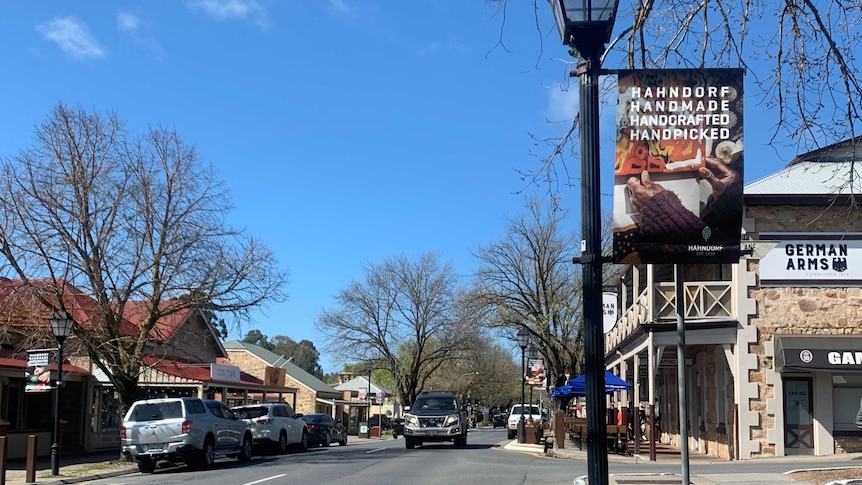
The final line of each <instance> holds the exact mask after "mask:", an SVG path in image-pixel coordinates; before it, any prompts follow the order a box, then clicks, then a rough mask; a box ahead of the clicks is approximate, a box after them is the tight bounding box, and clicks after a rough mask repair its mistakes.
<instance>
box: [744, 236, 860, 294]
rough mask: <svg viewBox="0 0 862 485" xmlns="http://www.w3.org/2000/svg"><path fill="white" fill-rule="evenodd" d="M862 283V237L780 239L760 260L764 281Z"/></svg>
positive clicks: (761, 277) (762, 279)
mask: <svg viewBox="0 0 862 485" xmlns="http://www.w3.org/2000/svg"><path fill="white" fill-rule="evenodd" d="M854 280H855V281H860V282H862V240H859V239H853V240H838V239H825V240H807V241H780V242H778V243H777V244H776V245H775V247H773V248H772V249H771V250H770V251H769V252H768V253H767V254H766V255H765V256H764V257H763V259H761V260H760V281H761V282H762V283H764V282H776V283H781V282H800V281H811V282H820V283H829V282H830V281H834V282H847V281H854Z"/></svg>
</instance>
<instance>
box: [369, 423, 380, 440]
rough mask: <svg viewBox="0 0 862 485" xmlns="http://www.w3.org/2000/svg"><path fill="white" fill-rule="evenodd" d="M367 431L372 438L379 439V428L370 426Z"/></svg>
mask: <svg viewBox="0 0 862 485" xmlns="http://www.w3.org/2000/svg"><path fill="white" fill-rule="evenodd" d="M369 431H370V435H371V437H372V438H379V437H380V426H372V427H371V428H370V429H369Z"/></svg>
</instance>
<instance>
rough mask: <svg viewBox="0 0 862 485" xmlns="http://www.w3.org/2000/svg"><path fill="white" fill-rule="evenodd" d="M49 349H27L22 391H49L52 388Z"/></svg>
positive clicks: (50, 351)
mask: <svg viewBox="0 0 862 485" xmlns="http://www.w3.org/2000/svg"><path fill="white" fill-rule="evenodd" d="M52 352H53V350H51V349H39V350H28V351H27V367H26V368H25V369H24V380H25V382H26V384H25V386H24V392H49V391H50V390H51V389H53V386H52V384H51V383H52V382H53V381H52V379H51V353H52Z"/></svg>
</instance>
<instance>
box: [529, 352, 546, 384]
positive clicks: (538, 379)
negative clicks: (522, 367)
mask: <svg viewBox="0 0 862 485" xmlns="http://www.w3.org/2000/svg"><path fill="white" fill-rule="evenodd" d="M527 364H528V365H527V376H526V383H527V385H528V386H530V387H532V388H534V389H535V388H543V387H544V385H545V359H544V358H543V357H537V358H535V359H528V362H527Z"/></svg>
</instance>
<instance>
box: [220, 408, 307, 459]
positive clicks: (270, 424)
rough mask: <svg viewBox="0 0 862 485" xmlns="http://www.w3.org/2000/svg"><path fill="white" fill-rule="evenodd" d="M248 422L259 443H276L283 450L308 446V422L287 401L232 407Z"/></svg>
mask: <svg viewBox="0 0 862 485" xmlns="http://www.w3.org/2000/svg"><path fill="white" fill-rule="evenodd" d="M232 411H233V412H235V413H236V414H237V415H239V417H240V419H242V420H243V421H245V422H246V423H248V427H249V428H250V429H251V433H252V435H254V442H255V444H259V445H268V446H270V447H275V450H276V451H278V452H279V453H281V454H284V453H287V450H288V448H290V447H291V446H295V447H297V448H299V449H300V450H305V449H306V448H308V426H307V425H306V424H305V421H303V420H302V419H299V418H300V417H301V416H302V415H301V414H296V413H295V412H294V411H293V408H292V407H290V406H288V405H287V404H284V403H265V404H251V405H247V406H237V407H235V408H233V409H232Z"/></svg>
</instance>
